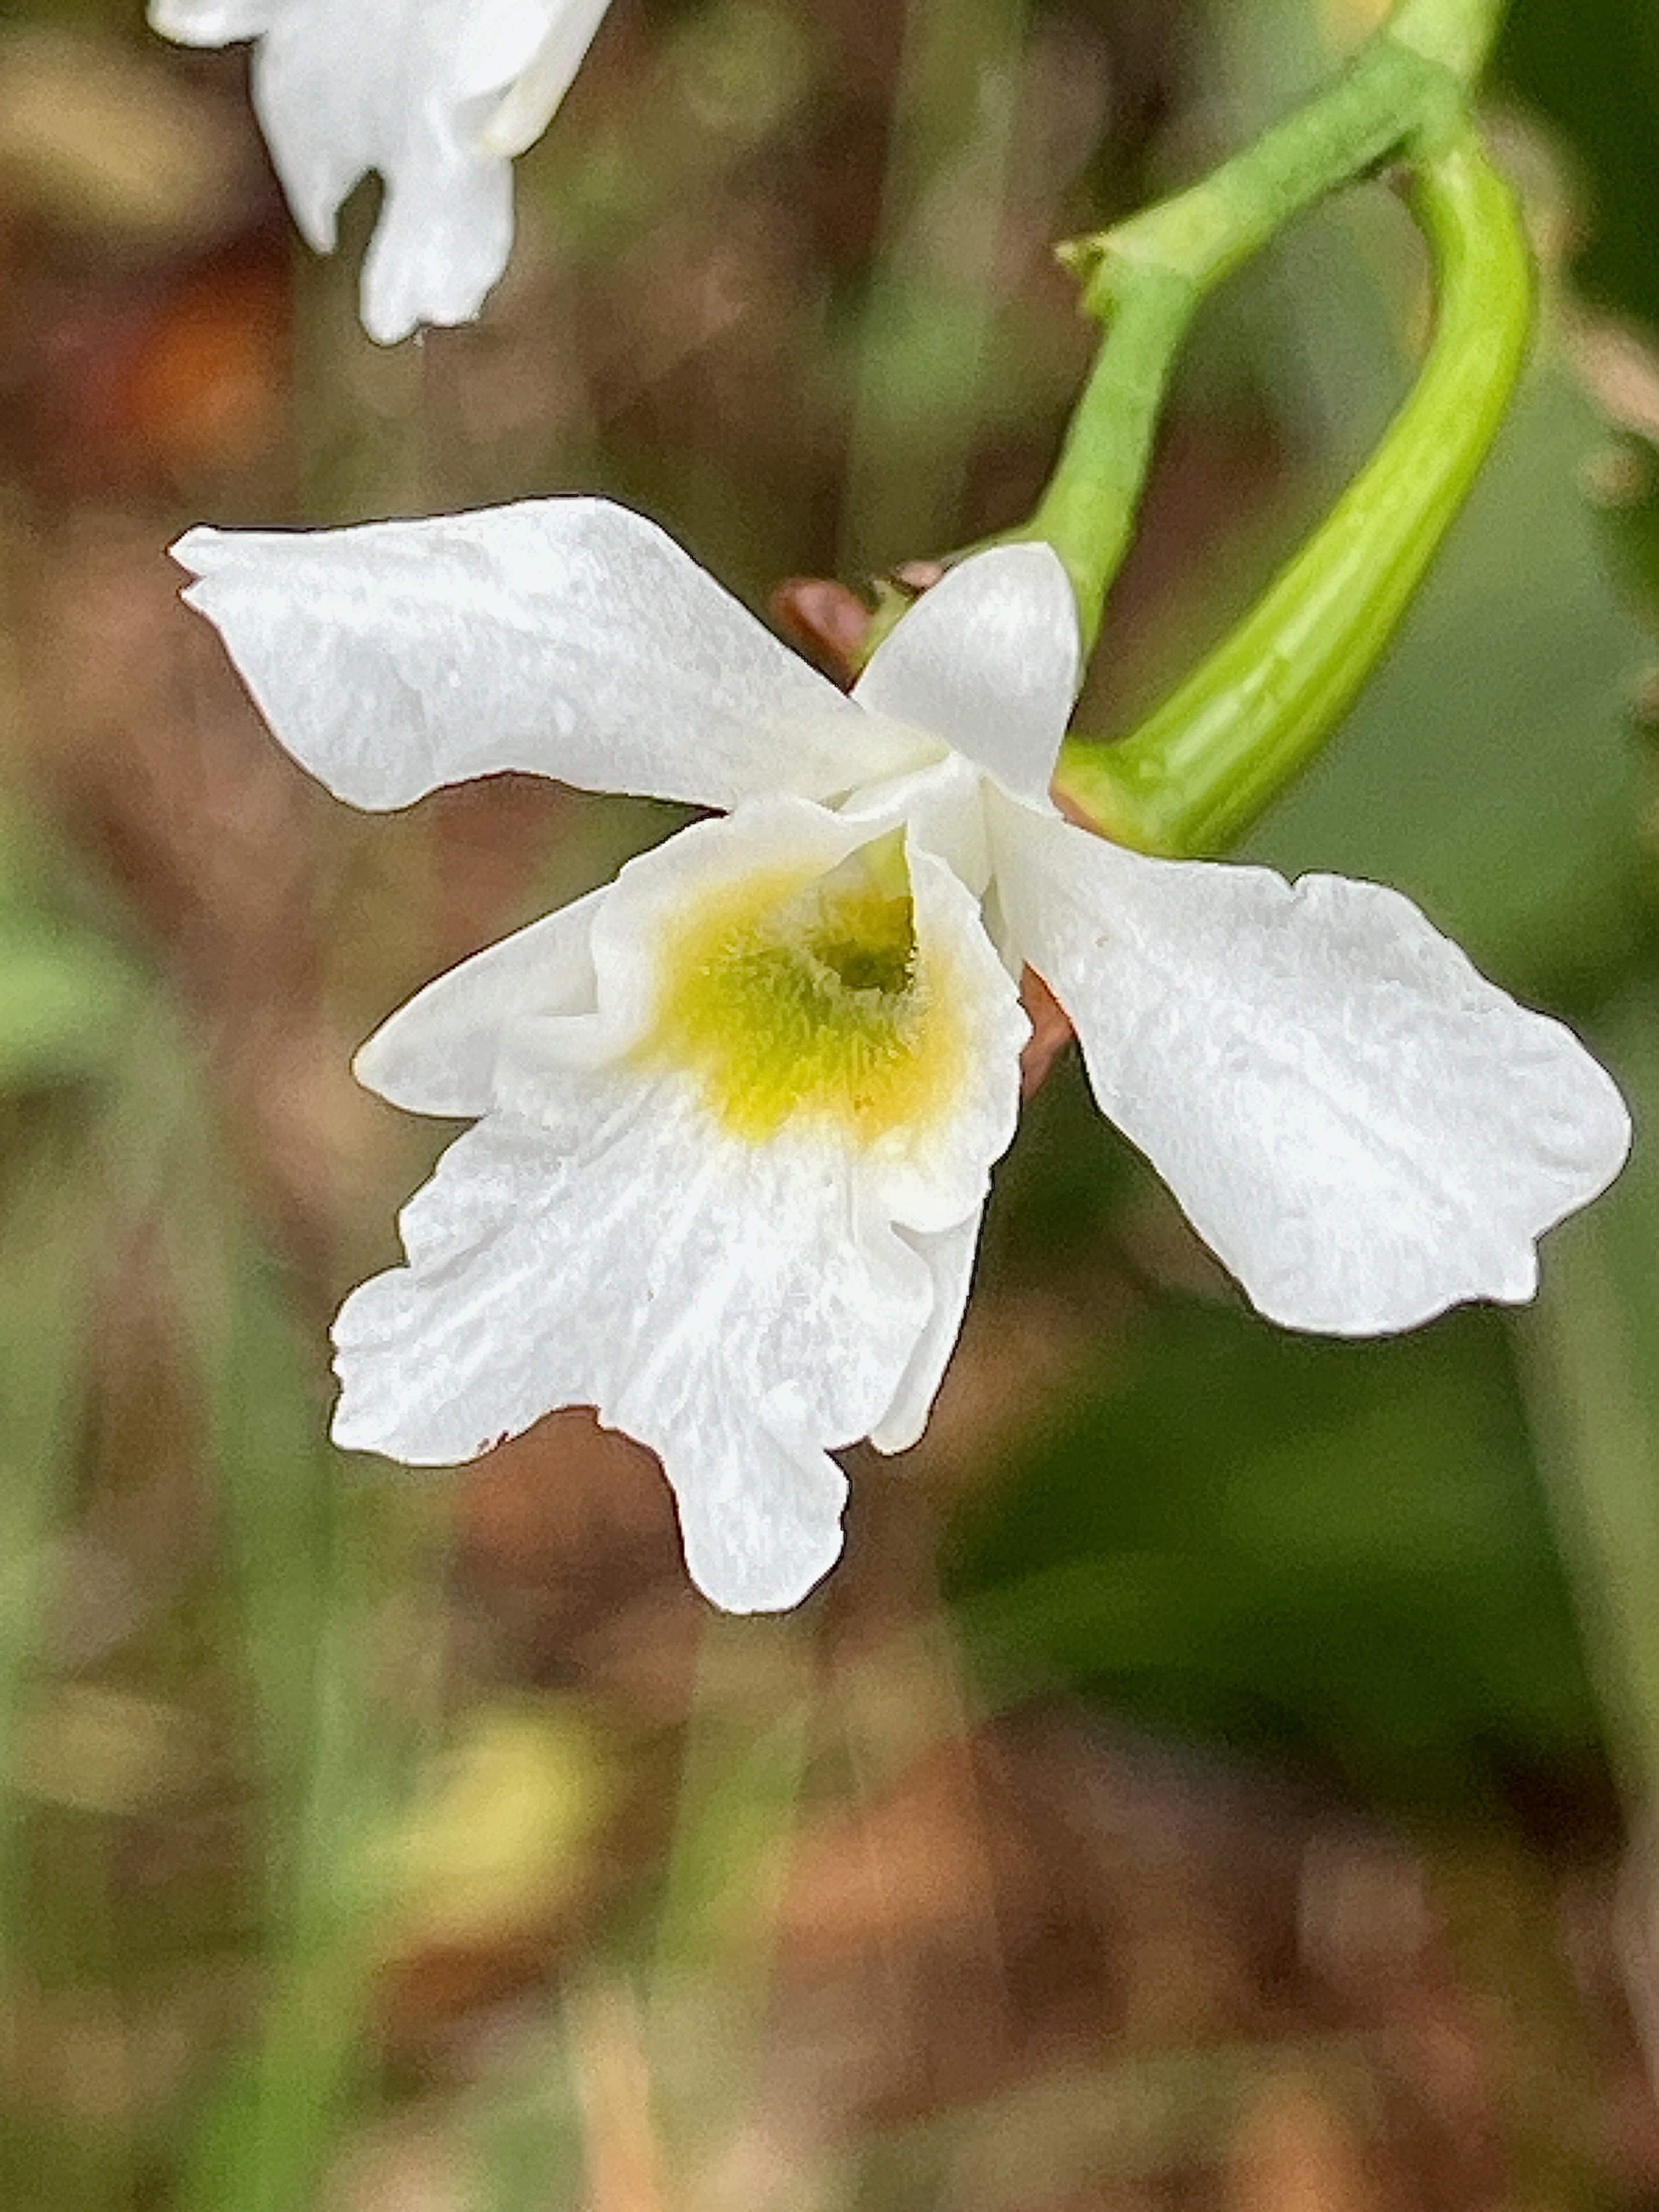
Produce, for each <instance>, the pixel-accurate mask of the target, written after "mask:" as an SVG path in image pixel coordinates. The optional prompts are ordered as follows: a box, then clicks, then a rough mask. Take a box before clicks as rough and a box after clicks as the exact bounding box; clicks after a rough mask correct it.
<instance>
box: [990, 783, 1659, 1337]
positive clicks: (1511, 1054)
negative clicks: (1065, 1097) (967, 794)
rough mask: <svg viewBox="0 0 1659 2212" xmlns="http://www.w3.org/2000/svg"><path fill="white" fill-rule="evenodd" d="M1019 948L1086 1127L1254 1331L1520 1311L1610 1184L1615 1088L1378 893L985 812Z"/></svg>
mask: <svg viewBox="0 0 1659 2212" xmlns="http://www.w3.org/2000/svg"><path fill="white" fill-rule="evenodd" d="M994 842H995V843H996V847H997V852H998V860H999V866H1000V878H999V881H1000V890H1001V894H1002V898H1003V902H1004V907H1005V910H1006V914H1007V916H1008V919H1009V922H1010V926H1011V930H1012V935H1013V938H1014V940H1015V942H1016V943H1017V944H1018V946H1019V948H1020V950H1021V951H1023V953H1024V956H1025V957H1026V958H1027V959H1028V960H1029V961H1030V963H1031V965H1032V966H1033V967H1034V968H1036V970H1037V971H1038V973H1039V974H1040V975H1042V977H1043V978H1044V980H1045V981H1047V982H1048V985H1049V987H1050V988H1051V989H1052V990H1053V991H1054V995H1055V996H1056V998H1058V999H1059V1000H1060V1004H1061V1005H1062V1006H1064V1007H1065V1009H1066V1012H1067V1014H1069V1015H1070V1017H1071V1018H1072V1021H1073V1024H1074V1025H1075V1027H1076V1029H1077V1031H1078V1034H1079V1038H1080V1039H1081V1042H1082V1045H1083V1049H1084V1054H1085V1060H1086V1061H1087V1064H1088V1069H1089V1075H1090V1080H1091V1083H1092V1085H1093V1086H1094V1091H1095V1095H1096V1097H1097V1099H1098V1101H1099V1103H1100V1105H1101V1108H1102V1110H1103V1112H1105V1113H1106V1114H1108V1115H1109V1116H1110V1117H1111V1119H1112V1120H1113V1121H1115V1122H1116V1123H1117V1124H1118V1126H1119V1127H1121V1129H1122V1130H1123V1131H1124V1132H1125V1133H1126V1134H1127V1135H1128V1136H1129V1137H1131V1138H1133V1140H1134V1142H1135V1143H1136V1144H1137V1145H1138V1146H1140V1148H1141V1149H1142V1151H1143V1152H1146V1155H1147V1157H1148V1158H1149V1159H1150V1160H1151V1161H1152V1164H1153V1165H1154V1166H1155V1167H1156V1168H1157V1169H1158V1172H1159V1174H1160V1175H1162V1176H1164V1180H1165V1181H1166V1182H1168V1183H1169V1185H1170V1188H1171V1190H1173V1191H1174V1193H1175V1194H1176V1197H1177V1198H1178V1199H1179V1200H1180V1201H1181V1203H1182V1206H1183V1207H1184V1208H1185V1210H1186V1212H1187V1213H1188V1217H1189V1218H1190V1219H1191V1221H1192V1223H1193V1225H1194V1228H1195V1229H1196V1230H1197V1231H1198V1232H1199V1234H1200V1236H1201V1237H1203V1238H1204V1239H1205V1241H1206V1243H1208V1244H1209V1245H1210V1246H1211V1247H1212V1249H1213V1250H1214V1251H1215V1252H1216V1253H1217V1254H1218V1256H1219V1257H1220V1258H1221V1259H1222V1260H1223V1261H1225V1263H1226V1265H1227V1266H1228V1267H1230V1268H1231V1270H1232V1271H1233V1273H1235V1274H1236V1275H1237V1277H1238V1279H1239V1281H1240V1282H1241V1283H1242V1284H1243V1286H1244V1288H1245V1290H1246V1291H1248V1292H1249V1296H1250V1297H1251V1299H1252V1301H1253V1302H1254V1304H1255V1305H1256V1306H1257V1307H1258V1308H1259V1309H1260V1310H1261V1312H1262V1313H1264V1314H1265V1315H1267V1316H1268V1318H1269V1319H1270V1320H1273V1321H1277V1322H1283V1323H1285V1325H1286V1326H1287V1327H1290V1328H1305V1329H1313V1330H1319V1331H1322V1332H1326V1333H1329V1334H1335V1335H1354V1336H1359V1335H1370V1334H1378V1333H1382V1332H1385V1331H1389V1330H1393V1329H1401V1328H1411V1327H1412V1326H1413V1325H1414V1324H1415V1323H1417V1322H1423V1321H1426V1320H1428V1319H1429V1318H1430V1317H1431V1316H1433V1315H1435V1314H1437V1313H1439V1312H1441V1311H1443V1310H1444V1309H1445V1308H1446V1307H1448V1306H1450V1305H1455V1304H1458V1303H1460V1302H1461V1301H1462V1300H1464V1299H1468V1298H1476V1297H1485V1298H1497V1299H1501V1300H1505V1301H1517V1300H1521V1299H1524V1298H1526V1297H1530V1296H1531V1294H1532V1292H1533V1291H1534V1288H1535V1287H1536V1282H1537V1261H1536V1255H1535V1251H1534V1243H1535V1240H1536V1239H1537V1238H1538V1237H1540V1236H1541V1234H1542V1233H1543V1232H1544V1231H1545V1230H1547V1229H1548V1228H1550V1227H1551V1226H1552V1225H1553V1224H1554V1223H1555V1222H1557V1221H1559V1220H1560V1219H1561V1218H1562V1217H1563V1216H1564V1215H1565V1214H1567V1213H1570V1212H1572V1211H1573V1209H1574V1208H1575V1207H1577V1206H1583V1205H1584V1204H1586V1203H1587V1202H1588V1201H1589V1200H1590V1199H1592V1198H1593V1197H1595V1194H1596V1193H1597V1192H1598V1191H1600V1190H1601V1189H1602V1188H1604V1187H1605V1186H1606V1185H1607V1183H1608V1182H1610V1181H1611V1180H1612V1178H1613V1176H1614V1175H1615V1174H1616V1173H1617V1172H1618V1170H1619V1167H1620V1164H1621V1163H1622V1161H1623V1159H1624V1157H1625V1153H1626V1148H1627V1146H1628V1144H1629V1138H1630V1121H1629V1117H1628V1115H1627V1114H1626V1110H1625V1107H1624V1103H1623V1101H1622V1100H1621V1099H1620V1096H1619V1093H1618V1091H1617V1090H1616V1089H1615V1087H1614V1085H1613V1083H1612V1081H1611V1080H1610V1079H1609V1078H1608V1077H1607V1074H1606V1073H1604V1072H1603V1071H1602V1069H1601V1068H1600V1067H1599V1066H1597V1065H1596V1063H1595V1061H1594V1060H1592V1059H1591V1058H1590V1057H1589V1054H1588V1053H1586V1052H1585V1051H1584V1049H1583V1047H1582V1046H1581V1045H1580V1044H1579V1043H1578V1042H1577V1039H1576V1038H1575V1037H1574V1036H1572V1035H1571V1031H1569V1030H1566V1029H1565V1028H1564V1027H1563V1026H1562V1024H1559V1022H1555V1021H1551V1020H1548V1019H1547V1018H1545V1017H1544V1016H1542V1015H1541V1014H1535V1013H1532V1012H1528V1011H1527V1010H1526V1009H1525V1008H1524V1007H1522V1006H1517V1005H1516V1003H1515V1001H1514V1000H1511V999H1510V998H1508V997H1506V996H1505V995H1504V993H1503V992H1501V991H1499V990H1498V989H1497V988H1496V987H1494V986H1493V985H1492V984H1491V983H1489V982H1487V981H1486V980H1485V979H1484V978H1483V977H1482V976H1480V975H1478V974H1477V973H1476V971H1475V969H1474V968H1473V967H1472V966H1471V965H1470V963H1469V962H1468V960H1467V959H1466V958H1465V957H1464V956H1463V954H1462V952H1460V951H1458V949H1457V947H1456V946H1455V945H1452V944H1450V943H1449V941H1448V939H1445V938H1443V937H1442V936H1441V935H1440V934H1439V933H1438V932H1437V930H1435V929H1434V928H1433V927H1431V925H1430V924H1429V922H1428V921H1425V918H1424V917H1423V915H1421V914H1419V911H1418V910H1417V908H1415V907H1413V905H1412V904H1411V902H1410V901H1409V900H1407V899H1405V898H1403V897H1401V896H1400V895H1399V893H1397V892H1395V891H1391V890H1383V889H1381V888H1380V887H1378V886H1377V885H1376V884H1363V883H1350V882H1346V881H1345V880H1343V879H1342V878H1338V877H1331V876H1306V877H1304V878H1302V880H1301V881H1300V882H1299V883H1297V884H1295V885H1294V886H1292V885H1291V884H1286V883H1285V880H1284V879H1283V878H1282V877H1279V876H1277V875H1274V874H1273V872H1271V871H1270V870H1267V869H1265V868H1255V867H1228V866H1215V865H1212V864H1208V863H1204V862H1198V861H1192V862H1185V861H1183V862H1176V861H1168V860H1147V859H1145V858H1143V857H1141V856H1139V855H1138V854H1131V853H1127V852H1124V851H1122V850H1121V849H1120V848H1116V847H1114V846H1111V845H1109V844H1106V843H1105V842H1103V841H1102V840H1100V839H1098V838H1095V837H1091V836H1088V835H1087V834H1086V833H1085V832H1084V831H1083V830H1080V829H1073V827H1072V826H1071V825H1070V824H1069V823H1060V822H1055V821H1053V820H1043V819H1039V818H1037V817H1034V816H1032V815H1030V814H1029V813H1024V812H1023V811H1022V810H1019V809H1018V808H1014V807H1012V806H1009V805H1006V804H1000V805H998V807H997V809H996V812H995V817H994Z"/></svg>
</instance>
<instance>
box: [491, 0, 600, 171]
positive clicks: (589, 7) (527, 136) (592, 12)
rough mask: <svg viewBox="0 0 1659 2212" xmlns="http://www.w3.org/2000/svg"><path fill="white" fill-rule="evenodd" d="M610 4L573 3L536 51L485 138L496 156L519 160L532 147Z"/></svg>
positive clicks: (576, 0)
mask: <svg viewBox="0 0 1659 2212" xmlns="http://www.w3.org/2000/svg"><path fill="white" fill-rule="evenodd" d="M609 5H610V0H568V4H567V5H566V6H564V7H562V8H559V9H556V11H555V16H554V21H553V22H552V24H551V26H550V28H549V29H548V31H547V33H546V35H545V36H544V38H543V40H542V41H541V44H540V45H539V46H538V48H537V49H536V51H535V52H534V53H533V54H532V56H531V57H530V58H529V59H528V60H527V61H526V64H525V65H524V66H523V68H522V69H517V70H513V82H511V83H510V84H509V85H508V87H507V91H506V92H505V93H504V94H503V95H502V97H501V104H500V106H498V107H497V108H496V109H495V112H494V114H493V115H491V117H490V118H489V121H488V123H487V124H486V125H484V128H483V132H482V133H481V137H482V141H483V145H484V146H485V148H486V149H488V151H489V152H490V153H492V154H505V155H514V154H522V153H524V152H526V150H527V149H529V148H530V147H532V146H533V145H534V144H535V143H536V141H537V139H538V138H539V137H541V135H542V133H543V131H545V130H546V128H547V126H548V125H549V124H550V122H551V121H552V120H553V118H554V116H555V114H556V112H557V111H558V108H559V106H560V103H561V102H562V100H563V99H564V96H565V94H566V93H567V92H568V91H569V89H570V86H571V82H572V80H573V79H574V76H575V74H576V71H577V70H579V69H580V67H581V65H582V63H583V61H584V60H585V59H586V54H587V50H588V48H589V46H592V43H593V40H594V38H595V36H596V35H597V33H598V32H599V25H600V24H601V23H602V22H603V21H604V20H605V9H607V7H609Z"/></svg>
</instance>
